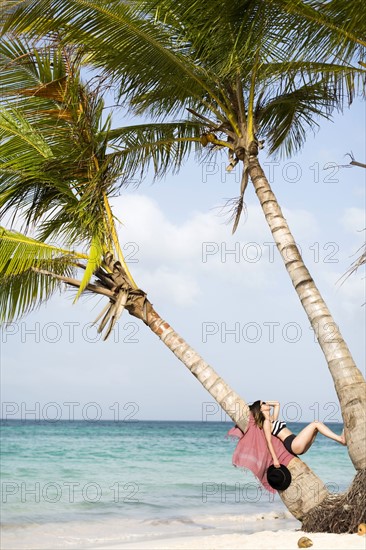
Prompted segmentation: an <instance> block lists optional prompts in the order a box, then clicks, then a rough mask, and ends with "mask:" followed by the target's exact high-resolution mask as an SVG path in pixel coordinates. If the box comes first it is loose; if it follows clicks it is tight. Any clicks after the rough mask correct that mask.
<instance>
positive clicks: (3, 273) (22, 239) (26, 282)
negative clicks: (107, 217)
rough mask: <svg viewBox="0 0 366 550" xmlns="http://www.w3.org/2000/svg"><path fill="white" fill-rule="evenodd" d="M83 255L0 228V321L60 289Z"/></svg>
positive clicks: (20, 312) (27, 309)
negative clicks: (45, 272) (45, 273)
mask: <svg viewBox="0 0 366 550" xmlns="http://www.w3.org/2000/svg"><path fill="white" fill-rule="evenodd" d="M84 258H85V255H83V254H78V253H75V252H73V251H71V250H64V249H61V248H58V247H56V246H53V245H50V244H47V243H44V242H41V241H39V240H36V239H33V238H30V237H28V236H26V235H23V234H21V233H18V232H15V231H9V230H7V229H5V228H3V227H1V228H0V312H1V313H0V321H1V322H3V321H7V322H10V321H12V320H14V319H17V318H18V317H21V316H23V315H25V314H26V313H28V312H29V311H31V310H33V309H35V308H37V307H39V306H40V305H41V304H42V303H43V302H44V301H45V300H48V299H49V298H50V297H51V296H52V294H53V293H54V292H55V291H56V290H57V289H60V288H61V286H62V281H61V280H60V279H59V278H56V277H50V276H48V275H47V276H46V275H44V273H42V271H44V270H47V271H49V272H51V273H53V274H54V275H58V276H65V277H69V276H70V275H71V274H73V273H74V272H75V271H76V269H77V265H76V264H77V262H78V261H80V259H84Z"/></svg>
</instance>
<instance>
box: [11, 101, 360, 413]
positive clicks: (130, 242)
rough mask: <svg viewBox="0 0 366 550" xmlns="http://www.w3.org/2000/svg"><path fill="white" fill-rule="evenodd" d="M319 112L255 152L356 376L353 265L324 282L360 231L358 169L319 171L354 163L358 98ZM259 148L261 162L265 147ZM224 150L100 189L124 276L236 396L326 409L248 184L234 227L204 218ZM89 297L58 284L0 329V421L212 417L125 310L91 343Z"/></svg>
mask: <svg viewBox="0 0 366 550" xmlns="http://www.w3.org/2000/svg"><path fill="white" fill-rule="evenodd" d="M320 124H321V130H320V132H318V133H317V134H316V136H315V137H313V136H312V135H309V137H308V141H307V144H306V146H305V147H304V149H303V150H302V151H301V152H300V153H299V154H298V155H296V156H295V157H293V158H292V159H290V160H289V161H281V163H280V164H279V165H275V164H272V165H271V166H270V165H268V164H267V167H266V171H267V174H270V170H272V173H273V182H272V185H273V190H274V192H275V194H276V195H277V198H278V200H279V202H280V204H281V206H282V209H283V211H284V214H285V217H286V218H287V220H288V222H289V224H290V227H291V228H292V230H293V233H294V236H295V239H296V240H297V242H298V243H299V245H300V246H301V248H302V251H303V257H304V261H305V263H306V264H307V266H308V268H309V270H310V272H311V274H312V275H313V277H314V279H315V282H316V283H317V285H318V287H319V289H320V291H321V292H322V294H323V297H324V299H325V301H326V302H327V304H328V306H329V308H330V310H331V312H332V314H333V316H334V318H335V321H336V322H337V323H338V324H339V326H340V328H341V331H342V333H343V336H344V337H345V339H346V341H347V343H348V345H349V347H350V349H351V352H352V353H353V356H354V359H355V360H356V363H357V364H358V366H359V368H360V369H361V370H362V371H363V372H364V369H365V362H364V361H365V359H364V351H365V306H364V307H363V306H362V304H363V303H364V302H365V292H364V290H365V288H364V287H365V285H364V282H365V279H364V272H363V273H362V272H359V273H357V274H356V275H354V276H352V277H351V278H349V279H348V280H347V281H346V282H345V283H344V284H343V285H340V283H339V282H337V281H338V280H339V278H340V277H341V275H342V274H343V273H344V272H345V271H346V270H347V269H348V267H349V265H350V264H351V262H352V261H353V260H354V259H355V258H356V252H357V249H358V248H359V247H360V246H361V245H362V243H363V241H364V237H365V235H364V231H363V229H364V227H365V226H366V223H365V174H366V171H365V170H363V169H361V168H357V167H354V168H349V169H347V168H345V169H342V170H338V171H337V170H323V167H324V165H326V164H327V163H339V164H347V163H348V161H349V159H348V158H346V157H344V155H345V153H347V152H350V151H353V153H354V156H355V158H356V159H357V160H360V161H361V162H365V107H364V104H361V102H356V103H355V105H354V106H353V107H352V108H351V110H350V111H347V112H346V113H345V114H344V115H343V116H341V115H339V116H337V117H336V119H335V123H329V122H325V121H321V122H320ZM260 160H261V162H262V164H264V163H266V162H270V161H269V160H268V159H266V152H265V150H264V151H262V152H261V157H260ZM225 161H226V159H225V157H222V158H219V157H218V159H217V167H214V166H206V165H199V164H197V163H196V162H195V160H194V159H193V158H192V159H191V160H189V161H188V162H187V163H186V165H185V167H184V168H183V169H182V170H181V172H180V174H179V175H175V176H173V175H169V176H167V177H166V178H165V179H164V180H163V181H160V182H157V183H155V184H154V185H151V178H150V179H149V178H146V180H145V181H144V183H143V185H142V186H141V187H140V188H139V189H138V190H134V189H133V188H130V189H128V190H127V191H126V193H124V194H123V195H122V196H121V197H119V198H116V199H114V201H113V205H114V208H115V213H116V215H117V216H118V218H119V219H120V220H122V221H123V223H124V225H123V227H121V228H120V235H121V240H122V242H123V243H125V245H126V248H125V252H126V254H127V255H128V257H129V258H130V267H131V270H132V273H133V274H134V276H135V279H136V281H137V282H138V284H139V285H140V286H141V287H142V288H143V289H144V290H145V291H146V292H147V293H148V297H149V299H150V300H151V301H152V302H153V304H154V306H155V308H156V309H157V311H158V312H159V313H160V314H161V315H162V316H163V317H164V318H166V320H167V321H168V322H169V323H170V324H171V325H172V326H173V327H174V328H175V329H176V330H177V331H178V332H179V333H180V334H181V335H182V336H183V337H184V338H185V339H186V340H187V341H188V342H189V343H190V344H191V345H192V346H193V347H194V348H195V349H196V350H197V351H198V352H199V353H200V354H201V355H202V356H203V357H204V358H205V359H206V360H207V361H208V362H210V363H211V364H212V366H213V367H214V368H215V369H216V370H217V371H218V372H219V373H220V374H221V376H222V377H223V378H224V379H225V380H226V381H227V382H228V383H229V384H230V385H232V387H233V388H234V389H235V390H236V391H237V392H238V393H239V394H241V395H242V396H243V398H244V399H246V400H247V401H249V402H250V401H254V400H255V399H265V400H269V399H277V400H279V401H280V402H281V404H282V405H283V407H284V409H283V416H284V417H285V418H286V419H288V420H291V419H292V420H299V421H307V420H312V419H314V418H319V419H320V420H325V421H326V420H340V419H341V417H340V413H339V410H338V405H337V399H336V394H335V392H334V388H333V382H332V379H331V376H330V374H329V372H328V369H327V365H326V362H325V360H324V358H323V355H322V352H321V350H320V348H319V346H318V345H317V344H316V343H315V341H314V336H313V334H312V331H311V330H310V328H309V323H308V320H307V318H306V315H305V313H304V312H303V310H302V307H301V305H300V303H299V301H298V298H297V296H296V294H295V291H294V290H293V288H292V284H291V282H290V280H289V278H288V275H287V273H286V271H285V269H284V267H283V265H282V263H281V260H280V258H279V256H278V254H277V251H276V250H274V245H272V237H271V234H270V232H269V229H268V228H267V226H266V223H265V220H264V216H263V214H262V212H261V210H260V207H259V203H258V201H257V199H256V196H255V194H254V192H253V190H252V187H251V185H249V187H248V191H247V196H246V202H247V219H246V220H245V219H244V218H243V219H242V221H241V223H240V226H239V229H238V231H237V233H236V234H235V235H234V236H232V235H231V228H230V227H229V226H227V225H225V224H224V218H223V217H222V216H219V215H218V213H219V209H218V207H219V206H221V205H223V204H224V202H225V199H227V198H230V197H234V196H236V195H238V191H239V183H238V176H237V177H236V176H235V174H231V175H229V174H226V173H225V171H224V169H223V167H225ZM289 163H290V164H289ZM291 163H292V164H291ZM216 168H217V170H218V171H217V173H215V174H213V173H212V172H213V171H215V169H216ZM210 171H211V173H210ZM229 250H233V251H235V253H236V254H237V256H235V253H233V254H230V253H228V251H229ZM272 253H273V256H272ZM103 304H104V302H103V300H98V299H83V300H81V301H79V303H78V304H76V305H73V304H72V294H71V293H70V292H68V293H66V294H64V295H63V296H61V297H59V296H55V297H54V298H53V299H52V300H51V301H50V302H49V303H48V304H47V305H46V306H44V307H42V308H41V309H40V310H38V311H36V312H34V313H32V314H31V315H29V316H28V317H26V318H25V319H23V320H21V321H20V322H19V323H18V324H17V325H13V326H11V327H10V328H9V330H8V332H4V331H3V332H2V335H1V369H2V376H1V378H2V390H1V391H2V400H3V415H2V416H3V417H4V416H7V417H8V418H11V417H14V418H15V417H18V418H19V417H22V418H24V417H25V416H26V412H27V411H28V410H32V409H34V410H35V411H36V413H35V415H36V417H37V418H45V419H47V418H49V419H52V418H55V417H56V418H57V415H60V414H62V418H64V419H67V418H71V417H73V416H74V417H75V418H86V419H88V418H89V419H92V418H94V417H95V416H97V417H100V418H101V419H108V418H114V417H117V416H118V418H119V419H120V420H123V419H126V418H132V417H133V418H134V419H137V420H138V419H163V420H168V419H179V420H183V419H188V420H201V419H202V418H203V419H211V420H221V419H223V418H225V417H223V415H221V413H220V412H219V411H218V410H217V409H216V407H215V405H214V404H213V403H212V399H211V397H210V396H209V394H207V393H206V391H205V390H204V389H203V388H202V387H201V386H200V384H199V383H198V382H197V380H196V379H195V378H194V377H193V376H192V375H191V374H190V373H189V372H188V371H187V369H186V368H185V367H184V366H183V365H182V364H181V363H179V361H178V360H177V359H176V358H175V356H174V355H173V354H172V353H171V352H170V351H169V350H168V349H167V348H165V346H164V345H163V344H162V343H161V342H160V341H159V340H158V339H157V337H156V336H155V335H154V334H152V333H151V332H150V331H149V329H148V328H147V327H145V326H144V325H143V324H142V323H138V321H137V320H135V319H134V318H132V317H131V316H129V315H128V314H127V313H125V314H124V316H123V317H122V319H121V320H120V322H119V335H117V334H116V335H115V336H114V337H112V338H111V339H110V340H109V341H107V342H101V341H99V342H94V341H93V340H94V339H95V332H94V331H93V329H91V328H90V327H88V326H87V323H90V322H92V321H93V320H94V318H95V317H96V316H97V314H98V312H99V310H100V309H102V307H103ZM30 331H33V333H32V332H30ZM230 331H231V332H230ZM71 402H72V403H74V404H73V405H71V404H69V405H67V403H71ZM50 403H51V405H49V404H50ZM91 403H94V405H93V404H91ZM47 404H48V405H47ZM65 404H66V405H65ZM72 410H73V411H74V413H73V414H71V411H72ZM27 417H28V418H34V415H32V414H28V416H27Z"/></svg>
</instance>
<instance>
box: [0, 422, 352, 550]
mask: <svg viewBox="0 0 366 550" xmlns="http://www.w3.org/2000/svg"><path fill="white" fill-rule="evenodd" d="M328 425H329V426H330V427H331V428H332V429H333V430H334V431H336V432H337V433H341V431H342V424H339V423H338V424H328ZM288 426H289V428H290V429H291V430H292V431H293V432H294V433H297V432H298V431H299V430H300V429H301V428H302V427H303V426H304V424H301V423H296V424H291V423H289V424H288ZM231 427H232V424H231V423H226V422H174V421H166V422H163V421H162V422H159V421H136V422H133V421H130V422H127V421H124V422H115V421H98V422H86V421H71V422H70V421H58V422H46V421H30V420H27V421H24V420H23V421H22V420H19V421H16V420H7V421H2V426H1V454H2V460H1V489H2V495H1V502H2V515H1V518H2V524H3V527H4V529H5V532H6V531H7V530H8V531H9V530H10V531H12V530H13V531H14V529H17V528H20V527H21V528H22V529H24V528H26V527H27V526H28V527H29V526H34V525H37V526H38V528H39V526H43V528H44V529H46V528H47V525H53V526H54V525H55V524H57V525H58V526H59V527H60V526H61V525H65V524H69V525H71V524H73V525H76V524H78V525H79V527H80V525H81V524H83V525H84V526H85V525H86V524H87V522H94V523H98V522H99V523H100V522H104V521H111V520H116V521H117V522H118V525H120V526H121V525H124V526H125V529H124V532H125V533H129V538H128V540H131V536H133V535H134V536H138V533H139V530H141V529H142V527H144V528H146V526H149V528H150V530H151V529H152V527H153V526H154V525H155V526H156V525H159V526H160V527H161V529H163V526H164V525H165V526H169V525H172V524H175V525H176V526H177V525H178V526H179V530H180V532H182V533H188V532H195V531H196V530H197V529H205V528H206V529H214V528H215V527H218V526H219V525H221V527H222V526H223V524H225V525H226V527H227V528H229V527H230V529H233V530H235V529H237V528H238V525H237V522H236V521H234V518H243V517H244V516H248V517H251V518H256V520H258V519H261V518H265V517H267V518H272V519H273V518H275V517H279V519H281V518H283V519H284V520H285V519H286V514H285V511H286V509H285V507H284V506H283V504H282V501H281V500H280V498H279V497H278V495H277V494H276V496H275V497H274V498H273V496H271V495H270V494H269V493H267V492H266V491H265V490H264V489H262V487H261V486H260V485H259V484H258V482H257V481H256V480H255V478H254V476H253V475H252V474H251V473H250V472H246V471H242V470H239V469H236V468H234V467H233V466H232V464H231V456H232V452H233V450H234V448H235V444H236V443H235V441H232V440H230V439H227V438H226V433H227V431H228V430H229V429H230V428H231ZM303 458H304V460H305V461H306V463H307V464H308V465H309V466H310V467H311V468H312V469H313V470H314V472H315V473H316V474H318V475H319V476H320V477H321V479H322V480H323V481H324V482H326V483H328V486H329V489H330V490H332V491H342V490H344V489H345V488H346V487H347V486H348V484H349V483H350V481H351V480H352V478H353V476H354V469H353V466H352V464H351V462H350V459H349V457H348V454H347V450H346V449H345V448H344V447H342V446H341V445H339V444H337V443H336V442H333V441H330V440H328V439H326V438H324V437H323V436H321V435H318V437H317V440H316V442H315V443H314V445H313V446H312V448H311V450H310V451H309V452H308V453H307V454H306V456H304V457H303ZM223 520H225V521H224V523H223ZM287 520H288V517H287ZM257 523H258V522H257ZM116 525H117V523H116ZM261 528H262V529H263V526H262V527H260V526H259V525H258V524H256V525H253V524H251V526H250V527H248V529H249V530H252V531H253V530H256V529H257V530H260V529H261ZM53 529H54V527H53ZM230 529H229V530H230ZM145 531H146V529H145ZM175 532H176V528H175ZM150 535H151V532H150ZM126 540H127V539H126ZM40 547H41V546H40ZM70 547H73V546H72V545H71V546H70ZM19 548H21V546H19Z"/></svg>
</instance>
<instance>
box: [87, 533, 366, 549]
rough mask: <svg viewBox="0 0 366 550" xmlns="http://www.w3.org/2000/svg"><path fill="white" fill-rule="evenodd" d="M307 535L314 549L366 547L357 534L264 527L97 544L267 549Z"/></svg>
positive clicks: (289, 546)
mask: <svg viewBox="0 0 366 550" xmlns="http://www.w3.org/2000/svg"><path fill="white" fill-rule="evenodd" d="M302 536H306V537H308V538H310V539H311V540H312V541H313V546H312V548H313V549H314V550H317V549H323V550H337V549H339V550H344V549H352V550H353V549H354V550H356V549H360V550H361V549H362V550H365V546H366V539H365V537H364V536H363V537H360V536H358V535H357V534H354V535H333V534H328V533H303V532H302V531H261V532H259V533H253V534H251V535H242V534H237V535H210V536H207V537H206V536H201V537H186V538H176V539H170V540H166V539H165V540H155V541H150V542H144V543H143V544H141V543H134V544H124V545H123V546H120V547H118V545H117V546H113V545H112V546H111V545H110V546H97V547H95V548H97V549H98V550H116V549H117V548H123V549H125V548H126V549H127V548H129V549H131V550H132V549H136V550H137V549H140V550H142V549H144V550H145V549H146V550H153V549H154V550H155V549H156V550H180V549H182V550H183V549H187V550H188V549H190V550H198V549H199V550H203V549H209V550H224V549H225V550H236V549H238V550H239V549H248V550H249V549H250V550H257V549H266V550H277V549H278V550H287V549H289V550H290V549H291V550H292V549H296V548H298V546H297V541H298V540H299V538H300V537H302Z"/></svg>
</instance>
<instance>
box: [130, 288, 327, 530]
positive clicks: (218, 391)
mask: <svg viewBox="0 0 366 550" xmlns="http://www.w3.org/2000/svg"><path fill="white" fill-rule="evenodd" d="M127 307H128V310H129V312H130V313H131V315H134V316H135V317H138V318H139V319H142V320H144V322H145V323H146V324H147V325H148V327H149V328H150V329H151V330H152V331H153V332H154V334H156V335H157V336H158V337H159V338H160V340H162V341H163V342H164V344H165V345H166V346H167V347H168V348H169V349H170V350H171V351H172V352H173V353H174V355H175V356H176V357H177V358H178V359H179V360H180V361H181V362H182V363H183V364H184V365H185V366H186V367H187V368H188V369H189V370H190V371H191V373H192V374H193V375H194V376H195V377H196V378H197V379H198V380H199V382H201V384H202V385H203V386H204V388H205V389H206V390H207V391H208V392H209V394H210V395H211V396H212V397H213V398H214V399H215V400H216V401H217V403H218V404H219V405H220V407H222V409H223V410H224V411H225V412H226V413H227V414H228V416H230V418H231V419H232V420H233V422H234V423H235V424H237V425H238V426H239V428H240V429H241V430H242V431H245V429H246V426H247V422H248V415H249V408H248V405H247V404H246V403H245V402H244V401H243V399H241V397H240V396H239V395H238V394H237V393H235V392H234V391H233V390H232V389H231V388H230V386H229V385H228V384H226V382H225V381H224V380H223V379H222V378H221V377H220V376H219V375H218V374H217V373H216V372H215V371H214V369H213V368H212V367H211V366H210V365H209V364H208V363H206V362H205V361H204V360H203V359H202V357H201V356H200V355H199V354H198V353H197V352H196V351H195V350H194V349H193V348H191V346H189V344H187V342H186V341H185V340H184V339H183V338H182V337H181V336H179V334H178V333H177V332H175V330H174V329H173V328H172V327H171V326H170V325H169V324H168V323H167V322H166V321H164V320H163V319H162V318H161V317H160V316H159V314H158V313H157V312H156V311H155V309H154V308H153V307H152V305H151V303H150V302H149V301H148V300H146V299H145V300H143V299H141V300H139V298H137V299H135V300H134V301H133V303H132V304H130V305H128V306H127ZM288 468H289V470H290V471H291V475H292V482H291V485H290V487H289V488H288V489H287V490H286V491H282V492H280V493H279V494H280V496H281V498H282V500H283V502H284V504H285V505H286V506H287V508H288V510H289V511H290V512H291V513H292V514H293V515H294V516H295V517H296V518H297V519H299V520H302V519H303V518H305V516H306V515H307V514H308V513H309V512H310V511H311V510H313V509H314V508H315V507H316V506H318V505H319V503H321V502H322V501H323V500H324V499H325V498H326V497H327V496H328V495H329V493H328V490H327V489H326V487H325V485H324V483H323V482H322V480H321V479H320V478H319V477H318V476H316V475H315V474H314V472H313V471H312V470H311V469H310V468H309V467H308V466H307V465H306V464H305V463H304V462H302V461H301V460H300V459H299V458H296V457H294V458H293V459H292V460H291V462H290V463H289V465H288Z"/></svg>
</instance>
